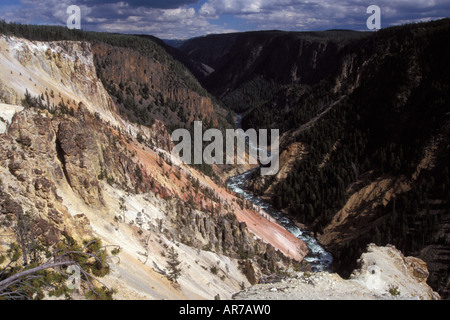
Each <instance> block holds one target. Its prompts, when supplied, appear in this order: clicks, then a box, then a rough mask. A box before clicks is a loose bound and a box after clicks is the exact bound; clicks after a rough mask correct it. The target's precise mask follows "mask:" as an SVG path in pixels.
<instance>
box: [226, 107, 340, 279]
mask: <svg viewBox="0 0 450 320" xmlns="http://www.w3.org/2000/svg"><path fill="white" fill-rule="evenodd" d="M236 116H237V118H236V127H237V128H242V115H240V114H236ZM249 147H250V148H256V149H258V146H253V145H250V146H249ZM258 169H259V168H255V169H253V170H250V171H247V172H245V173H243V174H241V175H239V176H235V177H232V178H230V179H229V180H228V182H227V185H228V188H230V189H231V190H233V191H234V192H235V193H236V194H239V195H241V196H242V197H243V198H245V199H247V200H248V201H250V202H252V203H253V204H254V205H256V206H257V207H260V208H261V209H263V210H264V211H265V212H267V213H268V214H270V215H271V216H272V217H273V218H274V219H276V220H277V221H278V222H279V223H280V224H281V225H282V226H283V227H284V228H286V230H288V231H289V232H290V233H292V234H293V235H294V236H296V237H297V238H299V239H300V240H302V241H303V242H304V243H305V244H306V245H307V246H308V248H309V250H310V253H309V254H308V255H307V256H306V257H305V260H306V261H308V263H309V264H310V266H311V269H312V271H314V272H320V271H330V266H331V263H332V262H333V256H332V255H331V253H329V252H327V251H325V249H324V248H323V247H322V246H321V245H320V244H319V242H318V241H317V240H316V239H315V238H314V237H312V236H311V235H310V234H309V232H306V231H304V230H302V229H300V228H299V227H298V226H297V225H296V224H295V223H294V222H292V220H290V219H289V218H287V217H286V216H285V215H284V214H283V213H282V212H280V211H278V210H276V209H275V208H274V207H273V206H272V205H271V204H270V203H268V202H267V201H265V200H263V199H261V197H259V196H256V195H254V194H253V193H251V192H250V191H248V190H247V188H246V182H247V181H248V180H249V179H250V177H251V175H252V173H253V172H254V171H255V170H258Z"/></svg>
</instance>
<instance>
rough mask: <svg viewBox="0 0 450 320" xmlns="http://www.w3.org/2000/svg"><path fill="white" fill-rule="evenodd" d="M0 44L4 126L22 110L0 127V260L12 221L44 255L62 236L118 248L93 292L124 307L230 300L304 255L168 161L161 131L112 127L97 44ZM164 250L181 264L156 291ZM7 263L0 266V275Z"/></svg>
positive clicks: (11, 235) (238, 203)
mask: <svg viewBox="0 0 450 320" xmlns="http://www.w3.org/2000/svg"><path fill="white" fill-rule="evenodd" d="M1 39H2V40H1V41H2V42H1V44H2V47H1V51H0V63H1V69H0V70H1V72H2V77H1V78H0V79H2V81H1V84H2V87H3V88H6V89H5V90H4V91H2V95H1V96H0V99H1V101H2V102H6V103H8V105H7V107H6V105H2V106H4V107H5V115H6V114H7V113H8V112H9V110H14V107H12V106H10V105H9V104H10V103H17V102H18V101H20V100H22V98H21V95H24V99H23V103H24V106H25V109H24V110H23V111H21V109H20V108H16V109H15V110H17V111H18V113H17V114H15V115H12V116H11V117H10V116H8V117H7V119H4V120H5V121H2V123H4V124H5V126H6V132H5V133H4V134H1V135H0V139H1V143H0V146H1V148H2V153H1V156H0V164H1V165H0V174H1V176H0V179H1V180H0V181H1V183H0V189H1V190H0V191H1V192H0V196H1V197H0V209H1V214H0V221H1V232H2V236H5V237H4V238H5V239H3V238H2V241H3V242H2V248H1V250H2V252H3V251H5V250H6V249H7V248H8V246H10V245H12V243H14V242H15V240H16V237H15V232H16V227H17V225H18V223H19V222H18V221H19V218H18V217H20V215H21V214H22V213H27V214H28V213H30V215H31V218H32V222H33V223H35V224H36V226H41V227H40V231H39V232H38V233H37V236H38V237H39V238H40V239H42V241H43V243H45V244H46V245H47V249H48V250H53V249H54V248H55V246H56V245H57V244H58V242H59V241H60V239H61V237H66V236H70V237H72V238H74V239H76V240H78V241H83V240H88V239H91V238H93V237H96V238H100V239H102V241H103V243H105V244H107V245H109V244H112V245H119V246H120V247H121V248H122V251H121V252H120V254H119V255H118V258H119V259H120V264H115V265H111V273H110V275H108V276H106V278H105V279H103V280H102V282H103V283H105V284H107V285H108V286H113V287H116V288H118V289H119V292H118V294H117V297H118V298H124V299H126V298H133V299H136V298H139V299H141V298H147V299H149V298H150V299H161V298H165V299H180V298H183V299H185V298H186V299H212V298H214V297H215V296H217V295H219V296H220V297H222V298H229V297H231V294H232V293H234V292H236V291H238V290H239V289H240V288H241V287H242V286H247V285H248V284H250V283H254V282H255V281H256V280H257V278H258V277H259V276H261V275H262V274H263V273H271V272H276V271H277V270H280V269H281V270H283V269H285V268H287V267H288V266H290V265H292V264H299V262H300V261H301V260H302V258H303V257H304V256H305V255H306V254H307V248H306V246H305V245H304V243H302V242H301V241H300V240H298V239H297V238H295V237H294V236H293V235H291V234H289V233H287V232H286V230H285V229H284V228H283V227H281V226H280V225H278V224H277V223H274V222H273V221H269V220H267V221H263V222H261V223H258V224H256V223H255V222H259V220H261V215H260V214H259V213H257V212H256V211H254V210H253V209H252V208H251V207H249V206H248V205H246V204H245V203H244V201H242V200H241V199H238V198H236V197H235V196H234V195H232V194H230V193H228V192H227V190H226V189H225V188H223V187H220V186H218V185H216V183H215V182H213V181H212V180H211V179H210V178H208V177H206V176H205V175H203V174H201V173H199V172H197V171H196V170H194V169H192V168H190V167H187V166H185V165H183V164H181V163H179V162H178V160H177V159H175V158H173V157H172V156H171V155H170V154H169V153H168V151H170V150H171V141H170V136H169V134H168V133H167V130H166V128H165V125H164V124H163V123H162V122H160V121H155V122H154V123H153V125H152V126H151V127H146V126H142V125H139V124H134V123H132V122H129V121H128V120H127V119H123V118H122V117H121V115H120V114H119V108H118V107H117V106H116V104H115V102H114V100H113V99H112V98H110V96H109V95H108V93H107V91H106V90H105V89H104V87H103V84H102V82H101V81H100V79H99V78H98V77H97V71H98V70H96V69H95V64H94V61H95V59H94V51H95V50H96V49H97V50H102V49H105V48H109V47H108V44H99V43H93V44H91V43H87V42H76V41H57V42H38V41H33V42H32V41H29V40H24V39H19V38H16V37H12V36H3V37H2V38H1ZM121 55H125V56H124V57H127V58H130V59H128V61H129V62H134V63H138V60H139V58H141V59H142V56H141V55H139V54H137V53H136V52H132V51H130V50H126V49H123V50H120V51H118V52H117V56H114V57H115V58H116V59H118V57H122V56H121ZM81 56H82V58H81ZM77 57H79V59H77ZM107 57H108V56H107ZM109 57H111V58H112V57H113V56H109ZM82 59H84V60H83V63H82V64H81V65H80V66H77V63H78V62H77V61H81V60H82ZM134 59H137V60H134ZM121 63H127V62H126V61H121ZM143 63H144V62H143ZM145 63H148V65H149V66H151V65H158V64H157V63H155V62H154V61H147V62H145ZM79 68H82V69H79ZM159 68H160V70H158V68H157V67H155V69H149V71H150V70H151V72H152V74H153V76H155V77H156V76H158V77H161V78H164V77H165V75H166V74H165V72H166V71H167V70H168V69H167V66H164V65H159ZM77 70H78V71H82V72H81V73H77ZM105 70H108V69H105ZM116 71H117V70H116ZM158 71H159V73H158ZM11 72H12V74H11ZM21 73H22V76H21V75H20V74H21ZM117 73H118V74H120V73H119V72H117ZM3 75H4V76H5V77H3ZM10 76H11V77H10ZM140 76H142V75H140ZM168 76H169V77H170V76H173V74H171V73H170V72H169V74H168ZM21 77H26V78H25V79H23V80H22V78H21ZM29 77H31V79H32V80H29ZM4 79H7V80H8V82H4V81H3V80H4ZM33 79H34V80H33ZM182 79H183V78H182V77H181V78H179V79H178V80H177V81H183V80H182ZM72 80H73V81H72ZM28 81H29V83H28ZM160 83H164V82H163V80H161V82H157V81H155V84H160ZM113 84H115V85H116V83H114V82H113ZM117 85H118V84H117ZM161 86H162V85H161ZM180 86H181V85H180ZM181 87H182V88H183V86H181ZM186 87H188V84H186V83H185V84H184V88H186ZM157 88H159V89H161V90H162V87H156V86H155V89H154V90H155V91H154V92H155V93H156V92H157ZM45 89H47V91H46V90H45ZM176 90H177V89H176V88H173V91H171V92H169V93H167V94H168V95H169V94H171V93H173V92H176ZM179 90H180V91H181V93H176V94H174V96H173V97H174V99H180V100H184V99H188V100H189V99H190V97H193V98H192V101H191V102H189V103H190V105H191V106H194V99H198V100H201V99H202V98H201V96H199V95H198V93H197V95H195V93H189V92H187V91H186V89H179ZM183 90H185V91H184V92H183ZM152 93H153V92H152ZM160 94H161V95H163V96H164V95H165V94H166V93H165V92H164V91H162V92H161V93H160ZM47 96H48V98H47ZM91 98H92V99H91ZM205 99H206V98H205ZM74 101H75V102H74ZM187 105H189V104H187ZM205 106H206V107H205V108H206V109H205V110H206V111H205V110H204V111H205V113H207V110H210V109H207V108H209V107H208V102H206V103H205ZM211 108H212V107H211ZM2 110H3V109H2ZM8 114H9V113H8ZM211 117H213V113H212V112H211ZM170 247H173V248H175V250H176V252H178V254H179V256H180V258H182V259H183V263H182V264H181V276H180V278H179V279H178V283H179V285H178V286H177V285H174V284H173V283H171V282H170V281H168V279H167V278H168V274H167V272H168V271H167V256H166V254H167V249H168V248H170ZM294 259H295V260H297V262H295V260H294ZM7 263H8V261H7V260H6V261H5V260H2V267H4V266H5V265H6V264H7Z"/></svg>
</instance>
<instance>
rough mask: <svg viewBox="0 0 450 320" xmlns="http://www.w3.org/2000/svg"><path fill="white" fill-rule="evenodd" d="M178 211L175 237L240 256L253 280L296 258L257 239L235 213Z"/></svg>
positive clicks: (225, 253) (179, 209) (246, 272)
mask: <svg viewBox="0 0 450 320" xmlns="http://www.w3.org/2000/svg"><path fill="white" fill-rule="evenodd" d="M174 211H175V212H177V214H176V215H174V217H173V218H174V223H175V225H176V227H175V230H176V233H175V234H174V237H175V238H178V239H180V241H182V242H184V243H187V244H189V245H190V246H193V247H197V248H202V249H207V250H210V251H213V252H217V253H220V254H224V255H226V256H230V257H233V258H236V259H240V260H241V268H242V270H243V272H244V274H246V275H247V278H248V280H249V282H250V283H253V284H255V283H257V282H258V279H259V278H260V277H261V275H262V273H266V274H267V273H271V272H275V271H277V270H279V269H285V268H286V267H287V266H289V264H290V263H291V262H292V261H289V259H288V258H286V257H285V256H284V255H283V254H282V253H281V252H280V251H278V250H276V249H275V248H274V247H273V246H272V245H270V244H268V243H265V242H263V241H261V240H259V239H256V238H255V237H254V236H253V235H252V234H251V233H250V231H249V230H248V229H247V226H246V224H245V223H239V221H237V220H236V218H234V217H233V216H232V215H227V216H222V215H210V214H205V213H204V212H201V211H197V210H193V209H191V208H185V207H182V206H178V208H177V209H176V210H174Z"/></svg>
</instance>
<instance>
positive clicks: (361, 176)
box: [179, 19, 450, 298]
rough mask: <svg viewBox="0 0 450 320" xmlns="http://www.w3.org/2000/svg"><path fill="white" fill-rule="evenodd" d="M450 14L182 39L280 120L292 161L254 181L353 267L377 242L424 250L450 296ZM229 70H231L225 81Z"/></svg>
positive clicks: (227, 89) (256, 106)
mask: <svg viewBox="0 0 450 320" xmlns="http://www.w3.org/2000/svg"><path fill="white" fill-rule="evenodd" d="M449 31H450V20H449V19H442V20H439V21H433V22H428V23H418V24H411V25H405V26H398V27H392V28H386V29H382V30H380V31H378V32H376V33H367V32H352V31H326V32H299V33H297V32H282V31H261V32H246V33H241V34H231V35H211V36H205V37H201V38H196V39H192V40H187V41H184V42H183V44H182V45H181V46H179V49H181V50H183V51H184V52H185V53H186V54H188V55H189V56H190V57H191V58H192V59H197V60H198V61H199V62H202V63H204V64H209V65H210V66H211V67H212V68H213V69H214V70H215V72H213V73H211V74H210V75H208V76H207V77H206V78H204V79H202V80H201V81H202V84H203V85H204V86H205V87H206V88H209V89H210V90H212V92H213V93H214V94H216V95H217V97H219V98H220V99H221V101H222V102H223V103H224V104H225V105H227V106H228V107H229V108H231V109H232V110H234V111H235V112H238V113H239V114H241V115H242V116H243V119H242V126H243V127H244V129H248V128H255V129H260V128H277V129H280V134H281V135H282V136H281V139H280V171H279V173H278V174H277V175H276V176H274V177H261V176H258V175H253V176H252V179H251V181H250V182H249V183H248V188H250V189H251V190H252V191H253V192H255V193H256V194H258V195H259V196H261V197H262V198H263V199H265V200H268V201H270V202H271V203H272V204H273V205H274V206H275V208H276V209H278V210H281V211H283V212H285V214H287V215H289V216H290V217H291V218H292V219H294V220H296V221H297V222H298V223H301V224H305V225H306V226H308V227H309V229H310V230H311V231H312V232H314V233H315V234H316V235H317V237H318V239H319V240H320V241H321V242H322V243H323V244H324V245H325V247H326V249H327V250H330V252H331V253H332V254H333V257H334V259H333V269H334V270H335V271H337V272H339V274H341V275H342V276H344V277H348V276H349V275H350V274H351V272H352V271H353V270H354V268H356V267H357V259H358V258H359V257H360V256H361V254H362V253H363V252H364V251H365V250H366V247H367V245H368V244H369V243H376V244H377V245H380V246H385V245H388V244H393V245H395V246H396V247H397V248H399V249H400V250H401V251H402V252H403V253H404V254H407V255H412V256H416V257H420V258H422V259H424V260H425V261H426V262H427V264H428V267H429V269H430V277H429V279H428V283H429V284H430V285H431V286H432V287H433V289H435V290H436V291H439V293H440V294H441V295H442V296H443V297H444V298H448V290H449V273H448V266H449V264H450V255H449V253H450V247H449V241H450V237H449V232H448V223H449V217H450V216H449V207H450V206H449V192H450V185H449V181H450V180H449V179H450V178H449V168H448V163H449V157H448V155H449V152H448V150H449V143H450V139H449V118H448V117H449V107H448V106H449V103H450V97H449V92H450V91H449V90H448V89H449V83H450V79H449V74H450V70H449V68H448V63H447V59H448V58H447V57H448V55H449V54H450V47H449V45H448V44H449ZM219 79H220V80H219Z"/></svg>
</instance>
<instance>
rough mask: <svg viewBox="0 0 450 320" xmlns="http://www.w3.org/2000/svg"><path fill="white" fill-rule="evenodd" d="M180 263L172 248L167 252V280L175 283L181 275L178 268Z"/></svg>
mask: <svg viewBox="0 0 450 320" xmlns="http://www.w3.org/2000/svg"><path fill="white" fill-rule="evenodd" d="M180 263H181V261H180V260H179V259H178V253H177V252H176V251H175V249H174V248H173V247H170V249H169V250H168V257H167V269H168V270H169V275H168V278H169V280H170V281H173V282H177V280H178V278H179V277H180V275H181V269H180V268H178V266H179V265H180Z"/></svg>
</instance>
